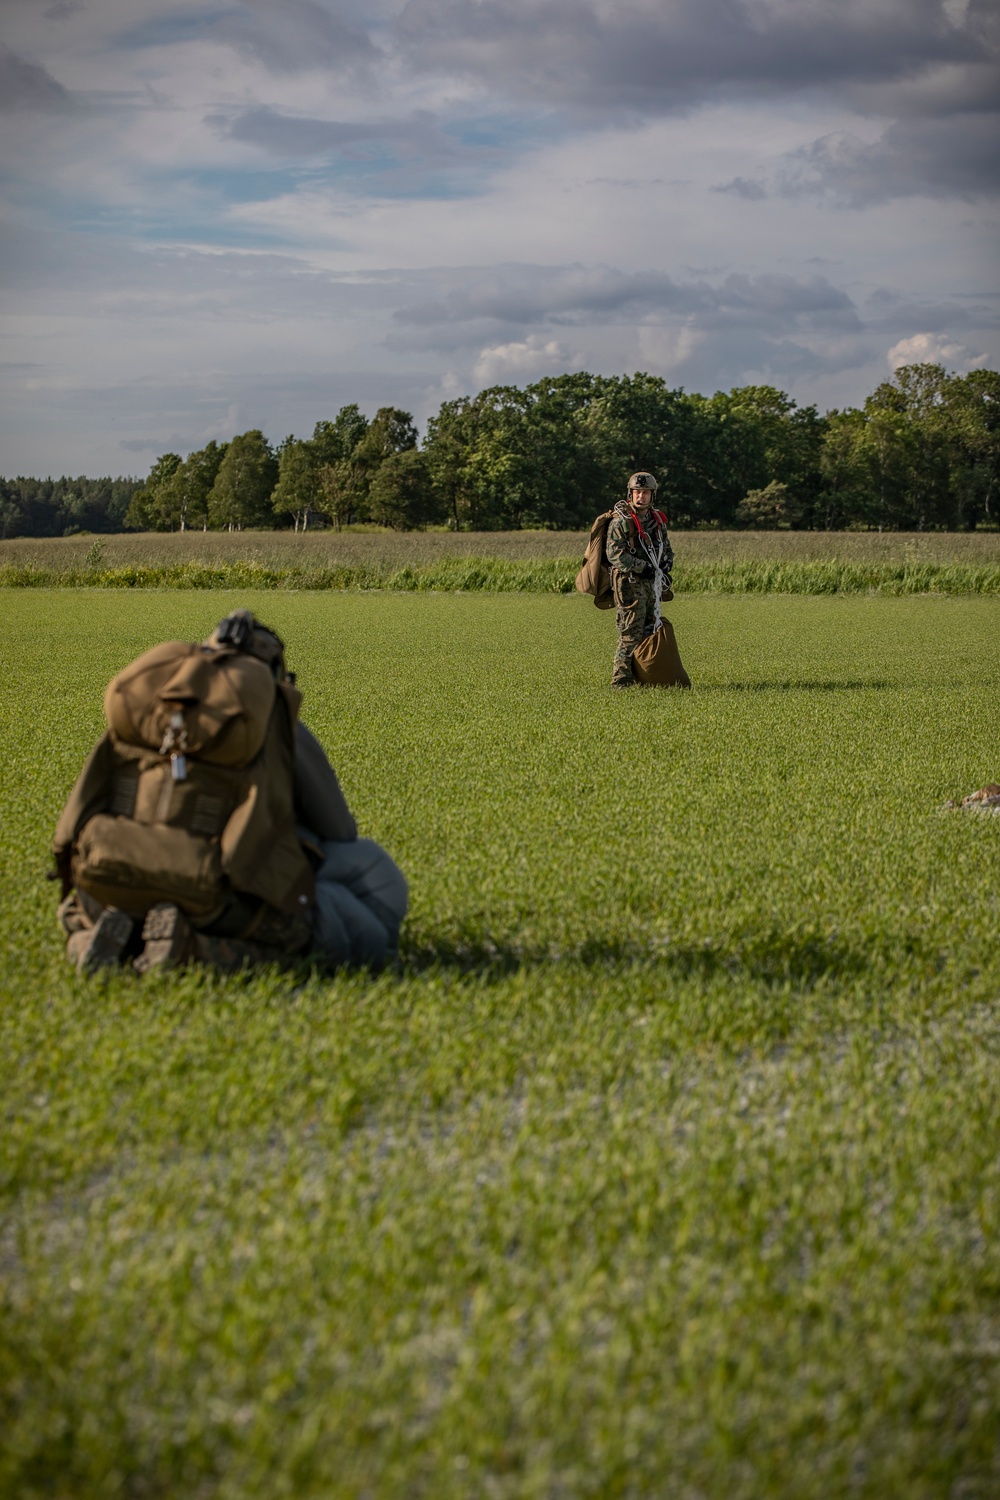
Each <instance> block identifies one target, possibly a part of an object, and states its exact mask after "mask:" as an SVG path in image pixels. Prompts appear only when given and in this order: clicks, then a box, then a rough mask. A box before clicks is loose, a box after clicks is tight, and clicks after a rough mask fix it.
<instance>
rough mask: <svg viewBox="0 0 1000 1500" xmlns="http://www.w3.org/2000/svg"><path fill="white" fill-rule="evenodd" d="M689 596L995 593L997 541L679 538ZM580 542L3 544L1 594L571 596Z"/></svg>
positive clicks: (296, 537)
mask: <svg viewBox="0 0 1000 1500" xmlns="http://www.w3.org/2000/svg"><path fill="white" fill-rule="evenodd" d="M673 541H674V547H675V551H676V555H677V563H676V570H675V576H676V582H677V587H678V589H679V590H683V591H684V592H685V593H721V594H744V593H751V594H753V593H762V594H770V593H786V594H835V593H841V594H871V593H875V594H889V595H899V594H924V593H951V594H997V593H1000V533H998V534H993V533H989V534H986V533H954V532H929V533H928V532H925V533H921V534H919V535H918V534H913V533H909V534H907V533H888V532H887V533H881V534H880V533H874V532H864V533H859V532H748V531H743V532H713V531H695V532H675V533H674V537H673ZM586 543H587V534H586V533H585V532H571V531H562V532H545V531H515V532H509V531H508V532H476V533H473V532H464V533H459V534H457V535H450V534H447V533H441V532H411V533H400V532H389V531H381V532H379V531H375V530H370V529H369V530H367V531H364V532H356V531H349V532H330V531H325V532H319V533H316V532H308V533H298V534H296V533H294V532H292V533H290V532H242V533H234V532H205V533H202V532H185V533H183V534H181V533H172V534H167V535H157V534H154V533H145V534H142V535H135V536H112V537H98V538H93V537H69V538H59V539H57V540H55V541H45V540H42V541H38V540H32V539H26V538H25V539H18V540H15V541H7V542H0V587H2V586H6V587H10V588H14V587H16V588H51V587H53V586H59V587H63V588H115V589H137V588H138V589H151V588H171V589H206V588H215V589H219V588H235V589H297V590H298V589H309V590H313V589H351V590H356V589H391V590H394V591H402V592H407V593H411V592H424V591H432V592H451V591H466V592H468V591H473V592H480V591H482V592H488V593H536V594H550V593H564V594H565V593H572V592H573V586H574V579H575V577H576V572H577V569H578V568H579V566H580V560H581V557H582V554H583V551H584V549H585V547H586Z"/></svg>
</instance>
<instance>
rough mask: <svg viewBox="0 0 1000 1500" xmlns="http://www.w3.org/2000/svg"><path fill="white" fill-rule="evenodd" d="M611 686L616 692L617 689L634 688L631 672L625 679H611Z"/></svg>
mask: <svg viewBox="0 0 1000 1500" xmlns="http://www.w3.org/2000/svg"><path fill="white" fill-rule="evenodd" d="M611 686H612V687H613V688H615V689H616V690H617V689H619V688H630V687H635V678H634V677H633V676H632V674H631V672H630V673H629V675H628V676H627V677H612V679H611Z"/></svg>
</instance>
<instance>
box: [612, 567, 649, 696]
mask: <svg viewBox="0 0 1000 1500" xmlns="http://www.w3.org/2000/svg"><path fill="white" fill-rule="evenodd" d="M611 586H612V588H613V590H614V596H615V624H616V625H617V627H618V644H617V646H616V647H615V660H614V666H613V667H612V669H611V684H612V686H613V687H622V686H625V685H626V684H630V683H632V682H634V681H635V679H634V677H633V676H632V657H633V655H634V654H635V648H636V646H638V644H639V642H640V641H642V640H644V639H645V638H646V636H647V635H652V633H653V630H654V628H655V626H656V585H655V582H654V580H653V579H652V578H636V577H635V576H634V575H633V574H631V573H621V572H619V570H618V569H617V568H613V569H612V572H611Z"/></svg>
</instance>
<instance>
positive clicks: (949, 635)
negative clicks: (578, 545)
mask: <svg viewBox="0 0 1000 1500" xmlns="http://www.w3.org/2000/svg"><path fill="white" fill-rule="evenodd" d="M236 603H250V604H251V605H253V606H255V607H257V608H258V609H259V611H260V613H261V614H262V616H263V618H264V619H265V620H267V621H268V622H269V623H271V624H273V625H274V626H275V628H277V629H278V630H279V631H280V632H281V633H282V635H283V636H284V637H285V638H286V639H287V641H288V642H289V655H290V661H291V665H292V666H293V668H294V669H296V670H297V671H298V673H299V678H300V683H301V685H302V686H303V687H304V689H305V691H306V698H305V704H304V709H303V716H304V718H305V719H306V722H307V723H309V724H310V725H311V727H313V728H314V729H315V730H316V731H317V732H318V733H319V734H320V735H321V737H322V738H323V740H324V743H325V744H326V745H327V747H328V749H329V751H330V753H331V756H332V758H333V760H334V762H335V764H336V765H337V767H338V770H339V771H340V773H341V777H342V781H343V783H344V786H345V789H346V791H347V794H348V797H349V800H350V801H351V804H352V806H353V808H354V809H355V811H356V813H357V815H358V818H359V821H360V823H361V825H362V829H363V831H364V832H365V833H368V834H370V835H372V836H374V837H375V838H378V839H379V840H380V841H381V842H383V843H384V844H385V845H386V846H387V847H388V848H389V849H390V851H391V852H392V853H393V854H394V855H395V857H396V858H397V859H398V860H399V862H400V863H401V864H402V866H403V868H404V869H405V870H406V872H407V874H408V876H409V878H410V881H411V894H412V908H411V915H410V917H409V918H408V920H407V924H406V926H405V928H404V946H403V961H402V965H401V971H400V973H398V974H391V975H383V976H382V977H380V978H379V979H378V980H375V981H371V980H367V979H365V978H364V977H362V976H358V975H342V976H338V977H336V978H334V979H333V980H326V979H322V978H320V977H318V976H314V975H310V974H308V973H306V974H297V975H294V974H293V975H285V976H279V975H276V974H273V973H266V974H261V975H257V976H254V977H246V976H244V977H239V978H230V979H222V978H218V977H214V976H212V975H210V974H206V973H201V972H192V973H190V974H187V975H184V976H181V977H174V978H170V977H169V976H166V977H162V976H161V977H160V978H159V979H156V980H153V981H142V980H139V979H137V978H134V977H132V976H126V975H123V976H120V977H116V978H114V979H112V980H111V981H110V982H109V983H107V984H97V983H85V982H83V981H79V980H77V979H76V978H75V977H71V975H70V973H69V971H68V969H67V968H66V967H65V965H64V961H63V959H62V957H61V947H60V942H59V937H58V934H57V932H56V929H55V925H54V921H53V912H54V905H55V901H54V896H53V891H52V888H51V887H50V886H47V885H46V884H45V883H44V882H43V879H42V875H43V872H44V868H45V865H46V856H45V847H46V844H47V840H48V838H49V836H50V831H51V827H52V824H53V823H54V820H55V817H56V815H57V813H58V810H59V806H60V805H61V802H62V799H63V798H64V796H65V795H66V792H67V791H68V788H69V786H70V784H71V782H72V779H73V776H74V775H75V773H76V770H77V769H78V766H79V764H80V761H81V760H82V757H83V755H84V753H85V752H86V750H87V748H88V747H89V745H90V743H91V742H92V740H93V739H94V738H95V737H96V735H97V733H98V732H99V729H100V725H101V707H100V701H101V690H102V688H103V685H104V683H105V682H106V680H107V678H108V677H109V676H110V675H111V673H112V672H114V671H115V670H116V669H117V668H118V667H120V666H121V665H122V664H123V663H124V662H126V661H127V660H129V659H130V658H131V657H132V656H134V655H135V654H136V653H137V652H138V651H140V650H141V649H143V648H144V647H145V646H147V645H149V644H152V643H153V642H155V641H157V640H160V639H164V638H169V637H176V636H181V637H190V638H198V637H200V636H202V635H204V634H205V633H207V631H208V629H209V628H210V626H211V625H212V624H213V623H214V622H215V620H216V619H217V618H218V617H219V616H220V615H221V614H222V613H223V612H224V611H225V610H226V609H227V608H230V607H232V606H233V605H234V604H236ZM670 613H671V618H672V619H673V622H674V625H675V627H676V630H677V635H678V640H679V644H680V647H681V651H682V655H683V657H684V660H685V664H686V665H687V666H688V668H689V670H690V672H691V676H692V678H693V680H694V682H695V689H694V690H693V691H692V692H690V693H680V692H655V691H650V692H639V691H635V692H633V693H630V694H623V695H620V696H619V697H612V696H611V694H610V693H609V691H608V689H607V687H606V681H607V679H608V677H609V675H610V657H611V649H612V643H613V628H612V626H611V622H610V621H609V619H608V618H607V616H603V615H601V614H600V613H599V612H598V611H596V610H594V609H593V608H592V607H591V606H590V604H589V602H588V601H585V600H582V599H579V598H577V597H568V598H562V597H558V596H555V595H553V596H550V597H548V598H545V597H524V596H521V597H517V596H507V597H502V596H491V595H486V594H479V595H465V596H457V595H440V596H437V597H434V596H430V595H424V594H421V595H417V594H411V595H406V594H387V593H381V594H379V593H367V594H337V593H326V594H317V593H312V594H293V593H290V592H283V593H267V594H262V595H260V596H256V597H255V596H247V595H241V596H238V597H237V596H224V595H213V596H212V597H208V596H206V595H202V594H181V593H177V592H173V593H171V592H163V593H147V594H142V595H129V596H124V595H122V594H121V593H113V592H111V591H108V592H99V591H94V592H88V593H86V594H81V593H72V592H69V593H63V594H60V593H57V592H46V591H33V590H32V591H23V592H16V593H9V594H7V595H6V596H5V597H4V611H3V615H2V618H0V641H2V649H3V659H4V692H3V699H2V704H3V725H2V732H0V775H2V780H3V785H4V787H5V816H4V819H3V826H2V832H0V877H2V889H3V891H4V893H5V894H4V896H3V898H2V900H3V917H4V922H3V936H2V939H0V972H2V976H3V977H2V986H3V990H2V994H3V1001H2V1009H0V1110H2V1115H0V1187H2V1211H0V1288H2V1313H0V1493H2V1494H8V1493H9V1494H11V1495H17V1496H18V1497H22V1496H23V1497H34V1496H39V1497H41V1496H53V1497H55V1496H58V1497H60V1500H63V1497H71V1496H72V1497H84V1496H86V1497H94V1500H97V1497H100V1500H104V1497H106V1496H126V1497H131V1496H142V1497H145V1496H156V1497H159V1496H170V1497H173V1496H175V1495H184V1496H194V1497H200V1496H206V1497H207V1496H212V1497H215V1496H221V1497H224V1500H246V1497H253V1500H256V1497H260V1500H273V1497H279V1496H289V1497H296V1500H297V1497H317V1500H319V1497H322V1500H331V1497H333V1500H339V1497H352V1500H353V1497H361V1496H374V1497H378V1500H382V1497H393V1500H394V1497H400V1500H402V1497H406V1500H409V1497H411V1496H426V1497H434V1500H437V1497H462V1500H464V1497H470V1496H476V1497H478V1496H480V1495H484V1496H490V1497H500V1500H508V1497H509V1500H515V1497H516V1500H520V1497H522V1496H529V1497H545V1500H548V1497H562V1496H567V1497H575V1496H595V1497H598V1496H600V1497H604V1496H621V1497H633V1496H643V1497H645V1496H653V1497H657V1500H658V1497H661V1496H674V1495H677V1496H691V1497H695V1496H713V1497H714V1496H717V1495H718V1496H723V1497H725V1500H730V1497H732V1500H742V1497H746V1500H757V1497H761V1496H764V1497H770V1496H788V1497H800V1496H804V1495H805V1496H812V1495H817V1496H824V1497H825V1496H838V1495H851V1496H853V1495H863V1496H873V1497H875V1496H878V1497H883V1496H886V1495H906V1496H907V1497H910V1496H916V1497H924V1496H926V1497H932V1496H933V1497H936V1496H956V1497H962V1500H965V1497H978V1496H983V1497H986V1496H991V1495H993V1494H995V1493H996V1491H997V1487H998V1485H1000V1452H998V1438H997V1434H998V1431H1000V1161H998V1152H997V1139H998V1129H1000V1067H998V1062H1000V899H998V890H1000V818H996V817H992V816H990V815H988V814H986V815H983V814H972V813H963V812H944V811H943V810H942V808H943V803H944V801H945V799H946V798H948V797H955V796H960V795H962V794H964V793H965V792H967V791H971V790H972V789H974V788H975V787H976V786H979V785H982V784H983V783H984V782H985V781H988V780H1000V699H998V695H997V679H998V672H1000V604H998V602H997V601H996V600H994V599H989V598H980V599H975V598H969V599H956V598H947V597H944V598H925V599H886V598H871V599H866V598H854V599H842V598H828V599H825V598H795V597H773V596H772V597H759V598H737V597H728V598H713V597H710V596H708V595H701V596H698V597H695V598H685V599H682V600H679V601H678V602H677V603H676V604H675V605H674V606H673V607H672V608H671V611H670Z"/></svg>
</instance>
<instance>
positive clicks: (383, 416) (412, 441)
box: [320, 406, 417, 527]
mask: <svg viewBox="0 0 1000 1500" xmlns="http://www.w3.org/2000/svg"><path fill="white" fill-rule="evenodd" d="M359 415H360V413H358V411H357V407H354V408H352V409H350V411H349V410H348V409H347V408H344V410H343V411H342V412H341V413H340V415H339V416H338V421H340V417H341V416H342V417H343V418H344V423H343V428H342V433H343V441H344V447H345V448H347V446H348V444H349V443H350V442H351V441H352V439H353V438H356V441H354V443H353V447H350V448H349V451H347V452H346V453H345V454H344V456H343V457H342V458H340V459H338V460H335V461H334V462H332V463H325V464H323V465H322V467H321V469H320V482H321V485H322V489H323V497H324V509H325V510H326V511H327V514H328V515H330V516H331V517H332V519H333V523H334V525H335V526H337V527H340V526H341V525H343V524H345V523H349V522H350V521H352V520H360V521H367V520H370V519H374V518H373V516H372V511H371V505H370V500H369V496H370V492H371V487H372V481H373V479H374V478H375V475H376V473H377V472H378V470H379V468H380V467H381V465H382V464H383V463H384V462H385V461H386V459H388V458H390V457H392V456H393V455H394V454H397V453H405V452H407V451H408V450H411V449H415V448H416V446H417V429H416V427H414V425H413V418H412V417H411V415H410V413H409V412H408V411H400V409H399V408H398V407H396V406H382V407H380V408H379V410H378V411H377V412H376V413H375V415H374V417H373V418H372V420H371V422H369V423H367V425H366V426H365V428H364V431H362V430H361V424H360V422H359V421H358V420H357V417H358V416H359ZM334 425H335V426H336V424H334Z"/></svg>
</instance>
